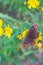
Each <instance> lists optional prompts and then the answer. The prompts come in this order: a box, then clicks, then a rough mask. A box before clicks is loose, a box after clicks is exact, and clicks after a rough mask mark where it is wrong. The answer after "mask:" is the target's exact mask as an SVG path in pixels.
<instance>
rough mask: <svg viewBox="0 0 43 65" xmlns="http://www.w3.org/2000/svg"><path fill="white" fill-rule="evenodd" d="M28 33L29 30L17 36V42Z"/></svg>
mask: <svg viewBox="0 0 43 65" xmlns="http://www.w3.org/2000/svg"><path fill="white" fill-rule="evenodd" d="M28 32H29V30H24V31H23V32H22V33H21V34H19V35H18V36H17V38H18V39H19V40H22V39H23V38H24V37H25V36H26V35H27V34H28Z"/></svg>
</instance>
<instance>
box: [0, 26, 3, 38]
mask: <svg viewBox="0 0 43 65" xmlns="http://www.w3.org/2000/svg"><path fill="white" fill-rule="evenodd" d="M2 35H3V28H2V27H0V37H1V36H2Z"/></svg>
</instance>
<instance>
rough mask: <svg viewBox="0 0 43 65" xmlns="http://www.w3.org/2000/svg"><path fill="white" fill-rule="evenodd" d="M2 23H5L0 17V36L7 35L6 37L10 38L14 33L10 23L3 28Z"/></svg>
mask: <svg viewBox="0 0 43 65" xmlns="http://www.w3.org/2000/svg"><path fill="white" fill-rule="evenodd" d="M2 25H3V20H2V19H0V37H1V36H3V35H6V37H8V38H10V37H11V34H12V29H11V28H10V26H9V25H8V26H6V27H5V28H3V27H2Z"/></svg>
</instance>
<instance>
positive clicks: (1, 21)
mask: <svg viewBox="0 0 43 65" xmlns="http://www.w3.org/2000/svg"><path fill="white" fill-rule="evenodd" d="M2 24H3V20H2V19H0V27H1V26H2Z"/></svg>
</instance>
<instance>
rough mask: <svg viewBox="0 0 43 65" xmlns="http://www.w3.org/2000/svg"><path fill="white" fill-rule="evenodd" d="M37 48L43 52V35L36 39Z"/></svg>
mask: <svg viewBox="0 0 43 65" xmlns="http://www.w3.org/2000/svg"><path fill="white" fill-rule="evenodd" d="M36 46H37V47H38V48H39V49H41V51H43V46H42V33H41V32H40V33H39V37H38V38H37V39H36Z"/></svg>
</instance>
